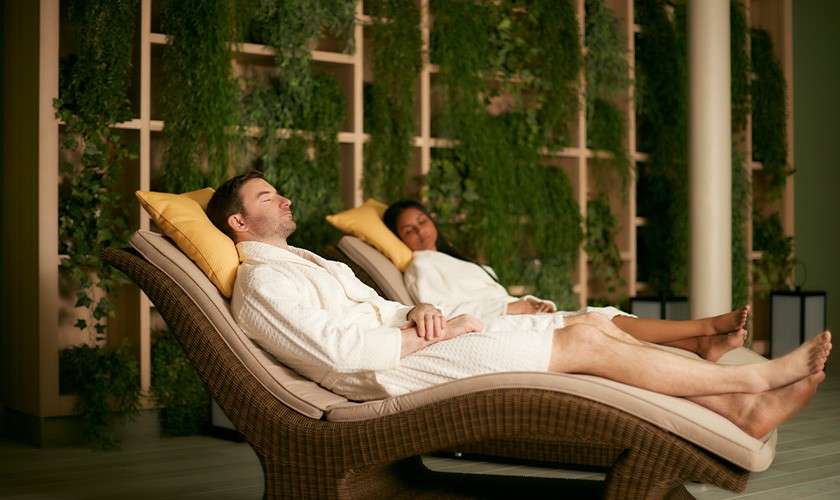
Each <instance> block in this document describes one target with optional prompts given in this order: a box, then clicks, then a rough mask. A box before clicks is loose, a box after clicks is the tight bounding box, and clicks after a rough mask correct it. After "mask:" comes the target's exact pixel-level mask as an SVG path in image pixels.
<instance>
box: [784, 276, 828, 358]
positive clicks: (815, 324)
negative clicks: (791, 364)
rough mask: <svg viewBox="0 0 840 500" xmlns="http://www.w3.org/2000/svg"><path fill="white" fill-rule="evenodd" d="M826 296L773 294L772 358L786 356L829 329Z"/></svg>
mask: <svg viewBox="0 0 840 500" xmlns="http://www.w3.org/2000/svg"><path fill="white" fill-rule="evenodd" d="M826 299H827V297H826V293H825V292H806V291H802V290H800V289H798V288H797V289H796V290H784V291H781V290H780V291H775V292H770V357H772V358H776V357H778V356H783V355H785V354H787V353H789V352H790V351H792V350H794V349H796V348H797V347H798V346H799V345H800V344H802V343H803V342H805V341H806V340H808V339H810V338H813V337H815V336H817V335H818V334H819V333H820V332H822V331H823V330H825V325H826V316H825V314H826Z"/></svg>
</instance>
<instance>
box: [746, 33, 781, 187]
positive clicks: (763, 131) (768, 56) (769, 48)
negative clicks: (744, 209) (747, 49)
mask: <svg viewBox="0 0 840 500" xmlns="http://www.w3.org/2000/svg"><path fill="white" fill-rule="evenodd" d="M751 48H752V65H753V72H754V74H755V78H754V79H753V82H752V85H751V89H752V113H753V121H752V137H753V159H754V160H756V161H760V162H762V164H763V168H762V175H763V176H764V177H765V178H766V179H767V187H768V190H769V192H768V195H769V198H770V199H778V198H779V197H780V196H781V192H782V188H783V187H784V185H785V179H786V177H787V176H788V175H789V174H790V171H789V169H788V167H787V133H786V127H787V104H786V94H785V92H786V90H785V89H786V84H785V76H784V73H783V72H782V68H781V66H780V65H779V61H778V60H777V59H776V56H775V55H774V54H773V42H772V41H771V39H770V35H769V34H768V33H767V31H765V30H761V29H753V30H752V33H751Z"/></svg>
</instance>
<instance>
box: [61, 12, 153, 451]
mask: <svg viewBox="0 0 840 500" xmlns="http://www.w3.org/2000/svg"><path fill="white" fill-rule="evenodd" d="M62 9H63V13H62V14H63V16H64V17H65V19H66V23H67V24H68V25H69V26H70V27H71V28H70V29H71V31H72V33H73V35H74V36H75V42H76V43H75V46H74V47H72V55H71V56H69V57H67V58H66V59H65V60H63V61H62V64H61V72H60V89H59V98H58V99H56V100H55V102H54V106H55V109H56V115H57V117H58V118H60V119H61V120H62V122H63V123H64V127H63V131H62V134H63V139H62V142H61V148H62V150H64V151H65V152H67V153H69V155H70V156H71V157H72V158H74V160H73V161H68V162H65V163H63V164H62V165H61V169H60V171H61V185H60V186H59V221H58V223H59V251H60V252H61V253H63V254H65V255H66V257H65V258H64V259H62V261H61V266H62V269H63V270H64V271H65V272H66V273H68V275H69V277H70V278H71V280H72V281H73V282H75V283H76V284H77V285H78V289H77V290H76V303H75V307H83V308H86V309H87V310H88V311H90V316H89V318H88V319H85V318H77V319H76V322H75V326H76V327H77V328H79V329H80V330H82V331H84V332H87V334H88V336H89V339H88V342H87V343H86V344H82V345H79V346H75V347H71V348H69V349H64V350H62V351H61V353H60V356H59V358H60V359H59V367H60V368H59V370H60V378H59V380H60V384H61V386H62V388H63V389H64V392H68V391H69V392H73V393H75V394H77V395H78V400H77V403H76V411H77V412H78V413H79V414H80V416H81V418H82V423H83V427H84V432H85V437H86V438H87V439H89V440H90V441H92V442H94V443H95V444H96V445H97V446H100V447H103V448H107V447H111V446H114V445H115V444H116V442H117V441H116V439H115V437H114V435H113V433H112V431H111V428H112V424H113V423H114V421H115V420H116V419H117V418H118V416H119V415H126V416H131V415H133V414H136V412H137V409H138V407H139V375H138V372H137V363H136V361H135V360H134V353H133V352H132V351H131V349H129V348H128V346H126V345H125V344H123V345H122V346H120V347H119V348H115V347H114V346H108V347H109V348H105V346H106V345H107V335H106V334H107V320H108V317H109V316H111V315H113V304H112V302H111V298H112V294H113V292H114V291H115V289H116V287H117V286H118V285H119V284H121V283H124V282H125V278H124V277H123V276H122V274H120V273H119V272H118V271H117V270H116V269H115V268H113V267H111V266H107V265H105V264H104V263H103V262H102V260H101V259H100V251H101V249H102V248H106V247H109V246H115V247H119V246H123V245H125V244H126V242H127V240H128V230H129V224H130V223H129V220H128V216H127V214H126V211H125V210H124V208H123V206H122V201H123V200H122V197H121V196H120V195H119V191H120V190H119V185H120V182H121V178H122V172H123V168H124V165H125V164H126V162H127V161H129V160H132V159H134V158H136V153H134V152H133V151H132V150H131V149H130V148H129V147H128V146H127V145H126V144H125V143H124V142H123V140H122V138H121V134H120V133H119V131H117V130H116V129H114V128H111V127H112V125H114V124H116V123H119V122H122V121H125V120H128V119H129V118H131V104H130V102H129V100H128V96H127V94H128V88H129V76H130V71H131V48H132V40H133V27H134V25H135V21H134V20H135V15H136V13H137V10H138V2H137V1H136V0H120V1H110V0H109V1H105V0H100V1H93V0H89V1H84V2H82V1H71V2H68V3H66V4H63V5H62Z"/></svg>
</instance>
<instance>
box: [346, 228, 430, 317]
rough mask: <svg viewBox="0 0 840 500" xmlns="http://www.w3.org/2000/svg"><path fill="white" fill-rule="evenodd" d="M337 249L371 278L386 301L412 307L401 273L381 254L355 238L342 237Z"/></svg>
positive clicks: (412, 303) (412, 301) (411, 300)
mask: <svg viewBox="0 0 840 500" xmlns="http://www.w3.org/2000/svg"><path fill="white" fill-rule="evenodd" d="M338 248H339V249H340V250H341V251H342V252H344V253H345V254H346V255H347V256H348V257H349V258H350V259H351V260H352V261H353V262H355V263H356V264H358V266H359V267H361V268H362V269H364V270H365V272H367V273H368V274H369V275H370V277H371V278H373V281H374V282H376V284H377V285H379V288H380V290H382V293H384V294H385V298H386V299H388V300H393V301H396V302H400V303H402V304H406V305H409V306H410V305H414V300H413V299H412V298H411V295H410V294H409V293H408V289H407V288H406V287H405V282H403V275H402V273H401V272H400V270H399V269H397V266H395V265H394V263H393V262H391V261H390V260H389V259H388V258H387V257H385V256H384V255H382V253H380V252H379V251H378V250H376V249H375V248H373V247H372V246H370V245H368V244H367V243H365V242H364V241H362V240H360V239H359V238H356V237H355V236H343V237H342V238H341V239H340V240H338Z"/></svg>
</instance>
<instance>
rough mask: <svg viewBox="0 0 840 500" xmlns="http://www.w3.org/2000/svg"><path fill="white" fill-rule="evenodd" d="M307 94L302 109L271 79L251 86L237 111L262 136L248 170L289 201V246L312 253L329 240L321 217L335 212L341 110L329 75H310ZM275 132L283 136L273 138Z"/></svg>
mask: <svg viewBox="0 0 840 500" xmlns="http://www.w3.org/2000/svg"><path fill="white" fill-rule="evenodd" d="M310 92H311V94H310V95H308V96H307V98H306V99H305V102H306V103H308V104H306V105H304V101H299V100H295V99H294V98H293V97H292V95H294V94H295V93H296V91H295V90H292V89H290V87H289V86H288V85H287V83H286V81H285V80H283V79H279V78H275V79H272V80H271V81H270V82H269V83H268V84H265V85H263V84H255V86H252V89H251V92H250V93H249V94H248V95H247V96H246V97H245V99H244V100H243V108H244V109H245V110H246V111H245V113H246V116H245V120H246V122H247V123H248V124H249V125H255V126H257V127H259V129H260V130H261V131H262V132H261V133H260V136H259V137H258V138H257V150H258V154H257V157H256V161H255V162H254V163H253V164H252V165H251V167H253V168H256V169H257V170H260V171H262V172H263V174H264V175H265V176H266V179H268V181H269V182H271V183H272V184H274V185H275V186H277V188H278V189H279V190H280V191H281V192H283V193H287V194H289V195H290V196H291V197H292V199H293V202H294V205H293V208H294V211H295V219H296V221H297V224H298V230H297V231H295V233H294V234H293V235H292V238H291V240H290V242H291V243H292V244H294V245H298V246H302V247H305V248H310V249H312V250H315V251H318V250H320V249H322V248H323V247H324V246H325V245H327V244H329V243H331V242H332V241H333V240H334V235H335V233H334V229H332V228H331V227H330V226H329V225H328V224H327V223H326V222H325V221H324V216H325V215H326V214H329V213H333V212H336V211H338V210H340V209H341V196H340V192H341V190H340V178H339V172H340V165H341V157H340V153H341V151H340V149H339V148H340V146H339V144H338V131H339V129H340V127H341V124H342V123H343V121H344V109H345V105H344V96H343V95H342V92H341V89H340V88H339V87H338V83H337V82H336V81H335V78H334V77H332V76H330V75H324V74H315V75H313V76H312V81H311V85H310ZM287 111H288V113H287ZM281 129H282V130H284V131H288V132H287V133H284V134H278V133H277V132H276V131H278V130H281Z"/></svg>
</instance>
